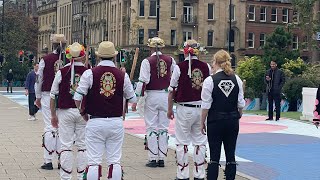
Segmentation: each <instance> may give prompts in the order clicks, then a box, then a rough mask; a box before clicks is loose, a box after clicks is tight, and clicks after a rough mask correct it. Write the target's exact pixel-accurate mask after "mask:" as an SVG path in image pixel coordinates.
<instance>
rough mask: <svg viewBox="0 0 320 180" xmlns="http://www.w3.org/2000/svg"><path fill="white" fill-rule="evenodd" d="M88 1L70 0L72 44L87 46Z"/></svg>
mask: <svg viewBox="0 0 320 180" xmlns="http://www.w3.org/2000/svg"><path fill="white" fill-rule="evenodd" d="M88 7H89V1H88V0H72V28H71V32H72V35H71V36H72V42H79V43H81V44H88V40H87V39H88V29H87V28H88V24H87V22H88V17H89V14H88Z"/></svg>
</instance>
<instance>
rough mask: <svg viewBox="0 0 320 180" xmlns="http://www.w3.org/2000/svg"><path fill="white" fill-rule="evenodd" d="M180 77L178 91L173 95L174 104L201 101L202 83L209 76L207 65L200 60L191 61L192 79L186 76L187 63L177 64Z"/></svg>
mask: <svg viewBox="0 0 320 180" xmlns="http://www.w3.org/2000/svg"><path fill="white" fill-rule="evenodd" d="M178 66H179V68H180V72H181V73H180V77H179V82H178V89H177V92H176V94H175V101H176V102H191V101H199V100H201V90H202V84H203V81H204V80H205V79H206V78H207V77H208V76H209V75H210V74H209V68H208V65H207V63H204V62H202V61H200V60H192V66H191V73H192V78H189V76H188V67H189V61H183V62H180V63H179V64H178Z"/></svg>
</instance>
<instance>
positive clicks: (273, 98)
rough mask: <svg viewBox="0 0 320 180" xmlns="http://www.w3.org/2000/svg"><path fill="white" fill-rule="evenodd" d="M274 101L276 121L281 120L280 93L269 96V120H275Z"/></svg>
mask: <svg viewBox="0 0 320 180" xmlns="http://www.w3.org/2000/svg"><path fill="white" fill-rule="evenodd" d="M273 101H274V104H275V106H276V119H279V118H280V101H281V97H280V93H274V92H272V91H271V92H270V93H269V94H268V103H269V112H268V114H269V119H273Z"/></svg>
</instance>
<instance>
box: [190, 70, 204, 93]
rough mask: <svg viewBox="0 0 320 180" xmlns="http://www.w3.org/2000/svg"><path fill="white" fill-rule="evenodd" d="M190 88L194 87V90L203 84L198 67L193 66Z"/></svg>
mask: <svg viewBox="0 0 320 180" xmlns="http://www.w3.org/2000/svg"><path fill="white" fill-rule="evenodd" d="M191 74H192V76H191V77H192V78H191V80H192V88H194V89H196V90H200V89H201V87H202V84H203V73H202V71H201V70H200V69H198V68H195V69H194V70H193V71H192V73H191Z"/></svg>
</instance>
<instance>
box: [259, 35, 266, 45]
mask: <svg viewBox="0 0 320 180" xmlns="http://www.w3.org/2000/svg"><path fill="white" fill-rule="evenodd" d="M265 43H266V34H264V33H261V34H260V47H263V46H264V45H265Z"/></svg>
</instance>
